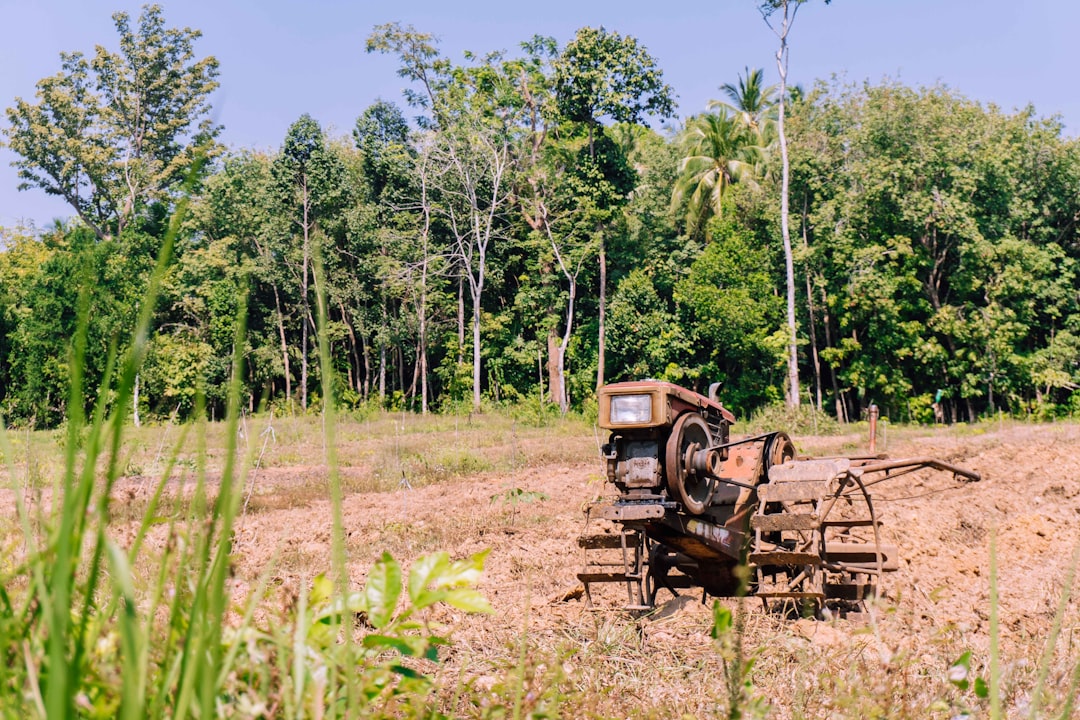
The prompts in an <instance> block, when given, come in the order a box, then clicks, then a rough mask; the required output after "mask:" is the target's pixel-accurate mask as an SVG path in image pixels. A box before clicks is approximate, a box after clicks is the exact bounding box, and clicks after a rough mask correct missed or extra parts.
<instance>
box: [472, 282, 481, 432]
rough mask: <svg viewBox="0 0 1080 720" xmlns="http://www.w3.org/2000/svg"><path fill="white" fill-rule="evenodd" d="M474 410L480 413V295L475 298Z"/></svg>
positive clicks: (473, 331)
mask: <svg viewBox="0 0 1080 720" xmlns="http://www.w3.org/2000/svg"><path fill="white" fill-rule="evenodd" d="M472 333H473V364H472V381H473V410H475V411H477V412H479V411H480V293H479V292H477V293H476V294H475V295H474V296H473V330H472Z"/></svg>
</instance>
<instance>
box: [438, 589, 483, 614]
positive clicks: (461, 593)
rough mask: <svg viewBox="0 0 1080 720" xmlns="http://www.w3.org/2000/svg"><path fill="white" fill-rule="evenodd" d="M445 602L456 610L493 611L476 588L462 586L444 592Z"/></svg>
mask: <svg viewBox="0 0 1080 720" xmlns="http://www.w3.org/2000/svg"><path fill="white" fill-rule="evenodd" d="M444 600H445V602H446V604H447V605H452V606H453V607H456V608H457V609H458V610H464V611H465V612H470V613H493V612H495V610H494V609H492V607H491V604H490V603H488V601H487V599H485V598H484V596H483V595H481V594H480V592H479V591H478V590H473V589H469V588H463V589H459V590H451V591H450V592H448V593H446V597H445V599H444Z"/></svg>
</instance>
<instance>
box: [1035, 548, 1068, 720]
mask: <svg viewBox="0 0 1080 720" xmlns="http://www.w3.org/2000/svg"><path fill="white" fill-rule="evenodd" d="M1078 564H1080V542H1077V543H1076V545H1075V546H1074V547H1073V554H1072V561H1071V562H1070V563H1069V569H1068V571H1067V572H1066V573H1065V584H1064V586H1063V587H1062V590H1061V598H1060V599H1059V600H1058V607H1057V612H1055V613H1054V622H1053V625H1052V626H1051V627H1050V634H1049V635H1048V636H1047V638H1046V647H1045V648H1044V649H1043V654H1042V658H1040V659H1039V675H1038V678H1037V679H1036V681H1035V689H1034V690H1033V691H1032V692H1031V706H1030V708H1029V711H1028V718H1030V719H1031V720H1035V719H1036V718H1037V717H1038V716H1039V709H1040V708H1041V707H1042V695H1043V687H1044V686H1045V685H1046V678H1047V676H1049V674H1050V663H1051V661H1052V660H1053V658H1054V650H1055V648H1056V646H1057V641H1058V637H1059V636H1060V634H1061V626H1062V624H1063V623H1064V621H1065V613H1066V612H1067V611H1068V608H1069V598H1070V597H1071V596H1072V588H1073V580H1074V579H1075V578H1076V566H1077V565H1078Z"/></svg>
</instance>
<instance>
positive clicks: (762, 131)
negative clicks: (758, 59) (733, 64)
mask: <svg viewBox="0 0 1080 720" xmlns="http://www.w3.org/2000/svg"><path fill="white" fill-rule="evenodd" d="M720 90H722V91H723V93H724V94H725V95H727V97H728V100H730V102H724V101H723V100H712V101H710V102H709V109H710V110H713V109H716V108H718V107H723V108H727V109H729V110H731V111H733V112H735V113H736V114H737V115H738V116H739V117H740V119H741V120H742V122H743V124H744V125H746V126H747V127H749V128H750V129H751V130H752V131H753V132H754V134H755V135H757V136H758V137H759V138H760V139H761V140H762V141H763V142H762V143H761V144H762V145H763V146H766V145H769V144H771V139H769V138H766V137H765V136H766V135H768V134H771V133H770V131H771V130H772V128H773V125H774V123H775V116H776V100H775V97H774V96H775V95H776V86H775V85H765V73H764V71H763V70H762V69H761V68H754V69H753V70H751V69H750V68H745V69H744V70H743V74H742V75H741V76H740V77H739V81H738V84H737V85H733V84H732V83H724V84H723V85H721V86H720Z"/></svg>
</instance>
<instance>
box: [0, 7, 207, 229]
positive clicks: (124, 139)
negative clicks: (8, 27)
mask: <svg viewBox="0 0 1080 720" xmlns="http://www.w3.org/2000/svg"><path fill="white" fill-rule="evenodd" d="M113 21H114V23H115V25H116V30H117V32H118V33H119V35H120V52H119V53H114V52H110V51H109V50H107V49H105V48H104V47H103V46H101V45H98V46H97V50H96V53H95V55H94V58H93V59H92V60H87V58H86V57H85V56H84V55H83V54H82V53H80V52H72V53H61V54H60V59H61V70H60V72H58V73H57V74H56V75H53V76H52V77H48V78H45V79H43V80H41V81H40V82H38V84H37V103H30V102H27V101H25V100H23V99H22V98H16V100H15V106H14V107H12V108H8V110H7V116H8V122H9V123H10V127H8V128H7V129H5V130H4V135H5V136H6V137H7V145H8V147H10V148H11V149H12V150H13V151H14V152H15V153H16V154H17V155H19V156H20V159H19V160H17V161H16V162H15V166H16V167H17V168H18V170H19V178H20V179H21V180H22V184H21V185H20V187H21V188H24V189H25V188H32V187H38V188H41V189H42V190H44V191H45V192H47V193H49V194H51V195H58V196H60V197H62V198H63V199H64V200H65V201H66V202H67V203H68V204H69V205H71V207H72V209H73V210H74V211H75V212H76V213H77V214H78V216H79V218H80V219H81V220H82V221H83V222H85V223H86V224H87V225H88V226H89V227H90V228H92V229H93V230H94V232H95V233H96V234H97V235H98V236H99V237H101V238H104V237H106V236H107V235H112V234H114V233H120V232H123V231H124V229H125V228H126V227H128V225H129V224H130V222H131V220H132V218H133V217H136V216H137V215H138V214H140V213H142V212H145V211H146V209H147V206H148V203H151V202H167V201H168V199H169V192H170V191H171V190H174V189H176V187H177V186H178V184H179V183H180V182H182V181H183V180H184V178H185V177H186V176H187V174H188V172H189V170H190V168H191V167H192V165H193V163H194V161H195V159H196V152H195V149H196V148H202V149H203V152H205V151H206V150H207V149H208V144H209V142H210V141H211V140H212V139H213V138H214V136H215V135H216V134H217V132H218V128H217V127H215V126H214V125H213V123H212V122H211V120H210V118H209V115H210V104H209V102H208V98H209V96H210V94H211V93H212V92H213V91H214V90H215V89H216V88H217V87H218V83H217V79H216V78H217V76H218V63H217V60H215V59H214V58H213V57H207V58H203V59H201V60H200V59H196V57H195V54H194V42H195V40H197V39H198V38H199V37H200V35H201V33H199V32H198V31H197V30H192V29H190V28H184V29H177V28H168V27H166V26H165V20H164V17H163V16H162V9H161V6H160V5H148V6H145V7H144V8H143V12H142V14H141V15H140V16H139V20H138V27H137V28H132V27H131V18H130V17H129V16H128V14H127V13H125V12H118V13H116V14H115V15H113Z"/></svg>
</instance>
